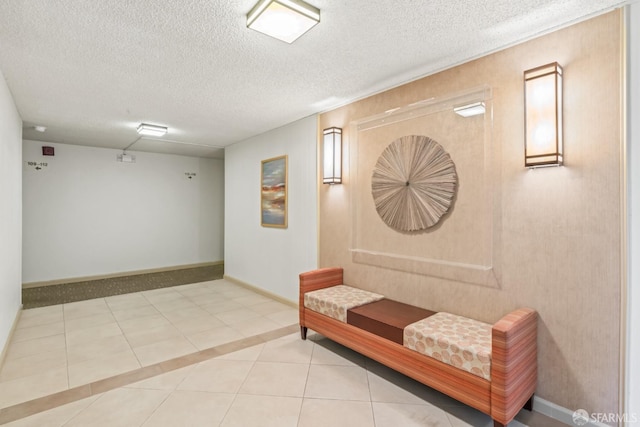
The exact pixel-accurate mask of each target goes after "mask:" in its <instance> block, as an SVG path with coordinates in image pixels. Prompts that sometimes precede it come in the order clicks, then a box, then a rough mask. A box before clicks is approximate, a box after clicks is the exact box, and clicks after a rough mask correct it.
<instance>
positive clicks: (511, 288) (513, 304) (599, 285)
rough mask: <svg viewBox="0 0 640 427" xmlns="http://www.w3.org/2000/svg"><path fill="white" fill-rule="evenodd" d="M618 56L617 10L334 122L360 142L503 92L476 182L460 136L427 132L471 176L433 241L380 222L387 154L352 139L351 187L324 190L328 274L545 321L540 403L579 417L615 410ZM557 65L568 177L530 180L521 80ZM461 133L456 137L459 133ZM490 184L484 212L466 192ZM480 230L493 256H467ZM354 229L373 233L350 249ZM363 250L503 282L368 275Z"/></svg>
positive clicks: (422, 300) (439, 303) (550, 171)
mask: <svg viewBox="0 0 640 427" xmlns="http://www.w3.org/2000/svg"><path fill="white" fill-rule="evenodd" d="M620 52H621V14H620V13H619V12H618V11H616V12H611V13H609V14H606V15H603V16H600V17H597V18H594V19H592V20H590V21H587V22H583V23H580V24H577V25H574V26H572V27H570V28H566V29H563V30H561V31H558V32H555V33H553V34H550V35H546V36H543V37H540V38H538V39H535V40H532V41H529V42H526V43H523V44H520V45H518V46H515V47H512V48H509V49H506V50H504V51H501V52H498V53H495V54H492V55H489V56H486V57H483V58H481V59H478V60H475V61H472V62H470V63H467V64H464V65H461V66H458V67H455V68H453V69H450V70H447V71H444V72H442V73H438V74H436V75H433V76H429V77H426V78H424V79H421V80H418V81H415V82H412V83H410V84H406V85H404V86H401V87H398V88H395V89H392V90H389V91H387V92H384V93H381V94H378V95H375V96H372V97H370V98H367V99H364V100H361V101H359V102H356V103H353V104H350V105H347V106H344V107H342V108H339V109H337V110H334V111H330V112H327V113H325V114H322V115H321V117H320V129H324V128H327V127H330V126H338V127H342V128H344V129H345V130H348V129H349V128H350V124H351V123H353V122H354V121H358V120H361V119H363V118H366V117H369V116H372V115H375V114H379V113H382V112H384V111H386V110H389V109H391V108H396V107H400V106H405V105H408V104H411V103H413V102H416V101H420V100H424V99H428V98H431V97H435V98H436V99H441V98H444V97H447V96H448V94H451V93H455V92H459V91H463V90H465V89H470V88H477V87H480V86H482V85H488V86H489V87H490V88H491V92H492V99H491V100H490V101H489V102H488V103H489V104H490V105H492V106H493V128H492V132H490V134H489V135H488V137H487V138H485V139H484V141H481V142H480V143H481V144H485V146H484V147H483V148H484V149H485V150H488V152H489V153H490V156H489V157H488V158H487V159H485V161H484V163H482V165H481V167H479V168H476V169H477V170H473V168H472V167H471V165H472V164H473V163H472V162H471V161H470V160H469V158H465V157H464V153H465V148H464V147H463V146H462V147H461V144H463V140H462V139H461V138H459V137H458V136H456V137H452V138H448V136H447V132H442V126H440V125H438V124H437V123H433V124H429V125H426V126H424V129H419V130H420V131H421V132H425V133H427V136H432V135H429V134H428V133H429V132H430V131H431V129H433V132H435V133H438V134H439V136H438V138H436V140H439V142H440V143H441V144H442V145H443V147H444V148H445V149H446V150H447V151H448V152H449V153H450V154H451V155H452V158H453V161H454V162H455V163H456V168H457V169H458V172H459V175H460V189H459V192H458V198H457V200H456V203H455V204H454V207H453V210H452V211H451V213H450V215H449V216H448V217H447V218H445V219H444V222H443V224H442V225H441V226H440V227H436V228H435V229H434V230H431V231H429V232H425V233H418V234H414V235H399V234H398V233H396V232H394V231H392V230H390V229H389V228H388V227H386V225H384V224H383V223H382V222H381V221H379V219H377V218H376V215H371V211H370V210H371V209H373V204H372V203H370V202H368V199H369V198H370V196H366V194H367V192H370V187H367V184H368V183H367V182H366V177H367V174H370V173H371V172H370V171H367V168H368V167H370V162H371V159H374V160H375V158H377V156H378V155H379V151H380V150H381V149H383V148H384V144H382V146H381V144H379V143H377V142H375V141H373V140H372V141H373V142H372V143H371V144H368V142H369V140H368V139H367V138H363V137H362V135H359V132H357V131H356V130H354V129H351V130H350V131H347V132H345V134H346V135H345V148H344V152H345V171H344V175H345V179H344V184H343V185H334V186H328V185H324V186H323V185H321V184H319V187H320V188H319V213H320V217H319V224H320V235H319V246H320V248H319V264H320V266H321V267H326V266H343V267H344V268H345V282H346V283H349V284H353V285H356V286H359V287H362V288H366V289H369V290H373V291H377V292H381V293H384V294H385V295H387V296H388V297H390V298H392V299H396V300H399V301H403V302H407V303H412V304H415V305H419V306H423V307H425V308H430V309H434V310H439V311H450V312H453V313H457V314H462V315H466V316H470V317H474V318H477V319H480V320H484V321H487V322H495V321H496V320H498V319H499V318H500V317H501V316H502V315H503V314H505V313H507V312H508V311H510V310H512V309H515V308H517V307H520V306H529V307H533V308H535V309H536V310H538V312H539V314H540V322H539V356H538V359H539V382H538V390H537V395H538V396H540V397H542V398H544V399H547V400H549V401H552V402H554V403H556V404H558V405H561V406H563V407H566V408H569V409H577V408H584V409H586V410H587V411H588V412H590V413H591V412H617V411H618V402H619V397H618V385H619V381H618V375H619V348H620V334H619V322H620V319H619V308H620V300H619V299H620V287H621V285H620V281H621V276H620V265H621V251H620V245H621V231H620V230H621V222H620V217H621V196H620V192H621V184H620V179H621V178H620V177H621V166H620V165H621V157H620V156H621V110H620V105H621V96H620V93H621V79H620V74H621V54H620ZM553 61H558V62H559V63H560V64H561V65H562V66H563V67H564V73H565V77H564V83H565V91H564V95H565V104H564V113H565V147H566V148H565V166H564V167H561V168H546V169H538V170H528V169H526V168H524V166H523V163H524V161H523V145H524V142H523V135H524V131H523V117H524V111H523V81H522V79H523V71H524V70H527V69H530V68H534V67H536V66H539V65H543V64H546V63H549V62H553ZM408 126H409V125H408ZM449 129H451V135H457V133H456V131H455V129H456V127H455V126H453V127H449ZM394 132H395V133H397V136H396V137H400V136H403V132H406V133H410V132H414V130H413V129H411V128H407V129H403V128H402V126H399V127H398V129H396V130H395V131H394ZM389 136H390V135H389ZM356 137H358V146H357V148H355V147H354V144H353V143H354V141H355V138H356ZM432 137H433V136H432ZM392 139H393V138H392ZM481 139H482V138H481ZM350 142H351V143H352V144H351V146H350ZM388 142H391V139H389V141H388ZM469 149H470V150H471V149H477V147H475V148H473V147H470V148H469ZM481 161H482V160H481ZM319 169H320V168H319ZM356 170H357V171H358V172H357V173H356ZM356 178H358V179H357V181H356ZM485 178H486V181H485V183H486V186H485V187H481V188H484V190H483V191H484V192H483V193H482V195H481V198H480V199H479V200H477V197H476V196H477V192H470V191H465V189H468V188H470V187H471V186H472V184H474V180H476V179H485ZM319 182H321V181H319ZM363 194H365V195H363ZM474 197H475V199H474ZM483 200H484V202H486V205H485V206H486V207H487V209H486V210H484V211H483V210H479V211H477V210H475V211H476V213H475V214H476V215H478V216H477V222H474V220H473V215H474V213H473V212H474V209H469V206H468V205H467V204H466V203H467V202H469V203H470V204H471V205H472V206H471V207H472V208H473V205H474V204H477V205H478V206H482V201H483ZM352 203H356V205H354V206H352ZM354 207H357V209H358V210H357V212H355V211H354V210H353V208H354ZM477 223H480V224H482V226H483V227H486V233H485V234H484V235H482V233H481V235H480V237H479V240H480V242H479V244H481V245H484V246H483V249H482V250H481V251H480V252H474V251H476V250H477V248H475V246H474V245H469V247H468V248H467V249H465V250H464V251H462V253H461V251H460V242H459V241H458V242H456V240H457V237H459V232H460V230H461V229H464V224H467V225H469V226H473V225H474V224H477ZM460 224H462V225H460ZM354 226H355V228H357V229H358V233H361V234H359V235H358V236H357V238H356V239H354V240H353V241H352V240H351V239H352V237H353V235H352V231H353V229H354ZM455 230H458V231H455ZM475 232H477V230H476V231H475ZM362 233H365V234H366V236H365V237H363V236H362ZM456 233H458V234H456ZM372 236H376V237H377V238H379V239H380V240H379V241H377V242H376V241H375V239H373V240H371V238H372ZM450 236H451V237H454V238H451V239H449V238H448V237H450ZM434 241H437V242H438V246H437V248H439V249H434V245H433V242H434ZM354 244H355V245H356V246H358V245H363V246H366V245H370V246H377V247H376V250H383V251H384V252H388V253H391V254H396V255H398V259H397V260H396V262H397V263H398V265H400V264H402V263H403V260H404V261H406V258H408V257H412V259H413V258H416V259H422V258H424V259H438V260H441V261H444V262H447V261H453V262H457V261H464V260H465V259H467V260H471V261H472V263H476V264H478V265H486V266H488V267H490V268H489V270H490V271H491V275H492V277H494V278H495V283H484V284H478V281H477V280H467V279H465V277H466V276H465V273H464V272H462V271H461V272H460V276H459V277H461V279H460V280H454V279H451V274H453V276H454V277H458V276H456V271H455V270H456V268H458V267H456V266H454V267H452V268H453V271H452V272H450V273H451V274H449V275H448V276H447V275H445V277H449V279H443V278H442V277H443V276H442V275H439V277H436V276H434V275H433V274H432V273H431V271H432V270H429V269H428V268H427V269H426V270H424V269H422V270H421V269H420V268H414V267H415V266H413V267H412V263H411V262H408V264H407V263H405V264H407V265H409V268H408V269H409V270H411V269H412V268H413V271H421V273H420V274H416V273H409V272H406V271H401V270H402V269H405V270H406V269H407V265H403V266H402V268H401V269H395V267H394V268H393V269H392V268H387V267H381V266H375V265H367V264H363V263H359V262H358V263H356V262H353V258H352V256H353V255H352V253H351V251H350V249H352V248H353V247H354ZM407 248H412V249H411V251H409V252H407ZM364 249H367V248H366V247H365V248H364ZM414 251H415V253H414ZM465 251H468V252H465ZM467 255H468V256H467ZM465 257H466V258H465ZM378 261H379V260H374V261H371V260H369V261H368V262H369V263H371V262H373V263H375V262H378ZM392 264H393V263H392ZM385 265H387V266H388V265H389V264H385ZM392 266H393V265H392ZM425 272H427V273H428V274H424V273H425ZM436 275H438V274H436ZM480 282H481V281H480Z"/></svg>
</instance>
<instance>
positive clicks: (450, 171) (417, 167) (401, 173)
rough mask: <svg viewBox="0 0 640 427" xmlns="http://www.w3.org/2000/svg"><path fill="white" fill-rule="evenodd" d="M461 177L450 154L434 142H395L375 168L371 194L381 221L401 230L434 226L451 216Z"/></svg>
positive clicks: (419, 138)
mask: <svg viewBox="0 0 640 427" xmlns="http://www.w3.org/2000/svg"><path fill="white" fill-rule="evenodd" d="M457 183H458V177H457V175H456V168H455V165H454V164H453V161H452V160H451V157H450V156H449V154H448V153H447V152H446V151H445V150H444V149H443V148H442V146H440V144H438V143H437V142H436V141H434V140H433V139H431V138H429V137H426V136H419V135H409V136H403V137H402V138H399V139H396V140H395V141H393V142H392V143H391V144H389V146H388V147H387V148H385V150H384V151H383V152H382V154H381V155H380V157H379V158H378V161H377V162H376V165H375V167H374V169H373V176H372V178H371V193H372V195H373V201H374V203H375V205H376V210H377V211H378V214H379V215H380V218H382V220H383V221H384V222H385V223H386V224H387V225H388V226H389V227H391V228H393V229H396V230H400V231H419V230H424V229H427V228H429V227H433V226H434V225H436V224H437V223H438V221H439V220H440V218H442V216H443V215H444V214H446V213H447V211H448V210H449V207H450V206H451V203H452V201H453V197H454V195H455V192H456V187H457Z"/></svg>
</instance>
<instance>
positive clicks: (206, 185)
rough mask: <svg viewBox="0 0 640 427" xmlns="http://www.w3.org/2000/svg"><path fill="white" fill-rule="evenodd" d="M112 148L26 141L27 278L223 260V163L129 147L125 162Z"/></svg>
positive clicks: (113, 271) (117, 151)
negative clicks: (48, 152)
mask: <svg viewBox="0 0 640 427" xmlns="http://www.w3.org/2000/svg"><path fill="white" fill-rule="evenodd" d="M43 145H48V146H53V147H54V148H55V156H54V157H49V156H42V150H41V147H42V146H43ZM117 154H121V151H120V150H112V149H104V148H91V147H81V146H74V145H66V144H53V143H42V142H36V141H24V152H23V179H24V188H23V210H24V216H23V221H24V224H23V225H24V228H23V271H22V274H23V282H24V283H31V282H39V281H46V280H57V279H68V278H76V277H85V276H94V275H102V274H114V273H122V272H128V271H136V270H144V269H151V268H161V267H172V266H178V265H186V264H194V263H201V262H211V261H220V260H222V259H223V258H224V252H223V251H224V243H223V240H224V239H223V235H224V234H223V233H224V218H223V215H224V205H223V204H224V163H223V161H222V160H215V159H199V158H195V157H184V156H175V155H167V154H155V153H142V152H130V154H133V155H135V156H136V163H132V164H128V163H119V162H117V161H116V155H117ZM29 162H34V163H36V164H39V163H41V162H45V163H46V164H47V166H45V167H42V169H41V170H36V168H35V167H34V166H33V165H31V166H30V165H29ZM188 172H193V173H196V176H195V177H194V178H192V179H188V178H187V176H186V175H185V173H188Z"/></svg>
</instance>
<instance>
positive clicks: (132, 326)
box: [0, 280, 562, 427]
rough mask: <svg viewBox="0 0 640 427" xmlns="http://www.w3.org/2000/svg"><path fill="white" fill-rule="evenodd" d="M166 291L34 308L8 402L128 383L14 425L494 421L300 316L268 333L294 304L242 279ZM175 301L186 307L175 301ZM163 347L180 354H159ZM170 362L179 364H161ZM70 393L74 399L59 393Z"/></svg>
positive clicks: (20, 341)
mask: <svg viewBox="0 0 640 427" xmlns="http://www.w3.org/2000/svg"><path fill="white" fill-rule="evenodd" d="M163 291H164V292H160V291H151V292H142V293H139V294H130V295H126V296H124V295H123V296H119V297H112V298H104V299H98V300H92V301H87V302H82V303H74V304H67V305H64V306H58V307H57V308H47V309H33V310H40V311H39V312H38V314H27V313H28V312H25V314H27V315H26V316H24V315H23V316H22V318H21V321H20V325H19V330H18V331H16V334H15V337H14V341H13V342H12V343H11V346H10V348H9V356H10V357H8V359H7V361H6V363H5V366H4V368H3V370H2V374H1V376H0V377H1V378H2V380H1V382H0V396H2V399H3V400H2V401H1V402H2V405H4V406H6V405H11V404H12V403H11V402H16V401H21V400H25V399H32V398H34V397H40V396H44V395H47V394H52V393H55V392H57V391H61V390H66V389H67V388H69V387H70V385H71V387H74V385H77V384H82V383H83V382H84V383H88V382H92V381H95V380H96V379H97V378H106V377H113V376H114V375H118V374H116V373H120V375H119V376H116V377H115V380H116V381H120V382H121V383H122V384H121V385H120V386H117V387H116V386H112V387H107V388H105V390H108V391H105V392H101V391H100V382H99V381H98V382H93V383H92V384H91V385H90V387H92V391H93V392H91V391H88V392H87V393H86V394H84V395H82V396H88V397H84V398H78V399H75V398H73V396H71V397H69V396H67V395H69V394H71V393H74V392H75V391H78V392H82V391H85V392H86V391H87V390H85V389H84V386H77V387H75V388H73V389H72V390H68V391H66V392H62V393H58V394H57V395H54V396H47V397H46V398H43V399H39V400H38V401H43V403H45V404H47V403H48V404H49V406H48V407H51V408H52V409H49V410H45V411H43V412H38V413H35V412H37V411H32V412H31V413H33V414H34V415H30V416H26V417H24V418H19V417H15V418H17V419H16V420H15V421H13V422H9V423H8V424H6V425H7V426H11V427H18V426H22V427H26V426H34V427H35V426H37V427H41V426H51V427H61V426H65V427H71V426H88V425H91V426H109V427H112V426H126V427H132V426H159V427H162V426H224V427H228V426H240V427H251V426H260V427H269V426H274V427H286V426H298V427H314V426H318V427H320V426H323V427H324V426H332V427H340V426H348V427H367V426H372V427H387V426H389V427H397V426H403V427H411V426H430V427H435V426H439V427H462V426H474V427H477V426H480V427H484V426H487V427H489V426H492V425H493V423H492V421H491V420H490V419H489V417H488V416H486V415H484V414H482V413H480V412H478V411H476V410H474V409H472V408H469V407H468V406H465V405H462V404H460V403H459V402H457V401H455V400H453V399H450V398H449V397H447V396H445V395H443V394H441V393H438V392H436V391H434V390H432V389H430V388H428V387H425V386H423V385H421V384H419V383H417V382H415V381H413V380H411V379H409V378H407V377H405V376H403V375H401V374H398V373H396V372H395V371H393V370H390V369H388V368H386V367H384V366H382V365H380V364H378V363H377V362H374V361H372V360H370V359H368V358H365V357H363V356H362V355H360V354H358V353H355V352H353V351H351V350H349V349H347V348H345V347H343V346H341V345H339V344H336V343H334V342H332V341H330V340H328V339H326V338H324V337H322V336H320V335H318V334H315V333H313V332H312V331H309V339H307V340H306V341H303V340H301V339H300V337H299V334H298V333H291V331H292V330H295V327H293V329H292V328H289V329H288V330H289V332H288V333H287V334H286V335H284V336H281V337H280V338H276V339H271V338H270V334H273V332H268V330H271V329H277V330H280V331H281V330H283V328H282V325H284V324H286V325H292V324H296V323H297V310H295V309H292V308H291V307H289V306H287V305H284V304H281V303H278V302H275V301H273V300H269V299H268V298H265V297H263V296H261V295H258V294H255V293H253V292H251V291H249V290H247V289H244V288H241V287H238V286H236V285H235V284H233V283H230V282H227V281H224V280H222V281H214V282H207V283H201V284H196V285H186V286H180V287H176V288H170V289H166V290H163ZM171 301H176V302H177V304H176V305H177V306H178V307H179V308H176V309H175V310H174V309H172V306H171V304H170V302H171ZM77 319H85V321H84V322H83V321H75V320H77ZM193 319H199V320H200V321H196V320H193ZM59 323H60V324H61V325H58V326H52V325H57V324H59ZM203 323H204V324H207V325H209V327H206V328H205V327H204V326H203V325H202V324H203ZM32 328H35V329H32ZM285 330H287V329H286V328H285ZM216 331H219V332H220V333H219V334H216ZM256 331H258V332H256ZM256 333H258V334H262V335H261V336H260V338H261V339H262V340H258V339H257V338H256V339H254V338H255V337H253V338H246V339H245V340H244V342H245V343H251V342H252V340H255V341H256V343H255V344H256V345H246V346H244V347H242V348H243V349H242V350H237V351H224V347H225V345H226V346H229V344H225V343H226V342H228V341H231V340H237V339H238V338H242V337H247V336H249V335H255V334H256ZM60 336H62V338H60ZM96 342H97V343H96ZM212 346H215V347H214V348H213V349H210V348H209V347H212ZM228 348H231V349H232V348H233V347H228ZM198 351H199V352H198ZM194 352H198V353H197V357H195V356H194ZM208 352H210V353H208ZM187 353H189V354H187ZM161 359H162V360H165V361H166V360H168V359H172V361H169V362H161V363H160V364H159V365H158V364H154V361H158V360H161ZM167 363H173V364H174V365H171V366H170V367H168V368H167V369H164V370H163V369H160V368H158V367H159V366H165V365H166V364H167ZM131 369H137V370H138V372H143V371H144V372H143V373H144V376H143V377H144V378H147V379H144V380H142V381H137V380H136V381H133V380H131V381H129V380H127V375H128V374H122V372H125V371H131ZM154 369H157V372H156V371H154ZM148 370H152V371H151V372H149V371H148ZM113 380H114V378H110V379H107V380H103V381H107V382H108V381H113ZM61 395H62V396H67V397H68V398H67V400H66V401H63V402H61V403H60V404H54V405H51V404H50V403H51V401H52V400H55V397H56V396H58V397H59V396H61ZM63 400H64V399H63ZM67 402H70V403H67ZM2 405H0V407H1V406H2ZM25 405H27V406H28V403H27V404H25ZM18 406H20V405H18ZM0 413H1V410H0ZM518 419H519V420H522V421H523V423H525V424H523V423H521V422H520V421H513V422H512V423H511V424H510V426H522V425H529V426H534V427H536V426H545V427H550V426H560V425H562V424H559V423H556V422H555V421H554V420H551V419H549V418H547V417H544V416H542V415H540V414H537V413H535V412H534V413H532V414H528V413H526V412H525V413H524V414H521V415H519V418H518ZM1 422H2V421H0V423H1Z"/></svg>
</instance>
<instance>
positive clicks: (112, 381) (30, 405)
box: [0, 324, 298, 424]
mask: <svg viewBox="0 0 640 427" xmlns="http://www.w3.org/2000/svg"><path fill="white" fill-rule="evenodd" d="M297 327H298V325H297V324H293V325H289V326H284V327H282V328H279V329H275V330H272V331H269V332H264V333H262V334H258V335H254V336H251V337H247V338H242V339H240V340H236V341H231V342H228V343H225V344H220V345H218V346H215V347H211V348H208V349H205V350H201V351H198V352H195V353H191V354H187V355H184V356H180V357H176V358H173V359H169V360H165V361H162V362H158V363H155V364H153V365H149V366H146V367H142V368H139V369H135V370H133V371H129V372H125V373H122V374H119V375H115V376H113V377H109V378H103V379H101V380H97V381H93V382H91V383H89V384H84V385H80V386H77V387H73V388H70V389H68V390H63V391H60V392H57V393H54V394H50V395H47V396H43V397H39V398H36V399H33V400H29V401H27V402H22V403H18V404H15V405H12V406H8V407H6V408H0V424H6V423H8V422H11V421H15V420H19V419H21V418H26V417H28V416H31V415H35V414H37V413H40V412H43V411H46V410H49V409H53V408H56V407H58V406H62V405H65V404H68V403H72V402H76V401H78V400H81V399H84V398H87V397H91V396H94V395H97V394H101V393H105V392H108V391H110V390H113V389H116V388H119V387H125V386H127V385H129V384H133V383H135V382H138V381H142V380H144V379H147V378H151V377H154V376H157V375H161V374H165V373H168V372H171V371H174V370H176V369H180V368H183V367H185V366H190V365H194V364H197V363H200V362H203V361H206V360H209V359H213V358H215V357H218V356H223V355H225V354H229V353H233V352H235V351H239V350H242V349H245V348H248V347H252V346H254V345H257V344H262V343H266V342H268V341H271V340H274V339H277V338H281V337H283V336H286V335H289V334H292V333H295V332H296V331H297Z"/></svg>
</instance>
